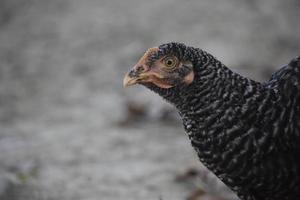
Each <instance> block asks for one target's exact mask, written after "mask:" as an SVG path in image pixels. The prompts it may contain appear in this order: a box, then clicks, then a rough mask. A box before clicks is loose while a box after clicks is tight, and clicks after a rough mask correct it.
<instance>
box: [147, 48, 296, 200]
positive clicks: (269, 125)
mask: <svg viewBox="0 0 300 200" xmlns="http://www.w3.org/2000/svg"><path fill="white" fill-rule="evenodd" d="M168 54H172V55H175V56H177V57H178V58H179V59H180V60H182V61H190V62H191V63H192V64H193V68H194V69H193V70H194V73H195V78H194V81H193V83H191V84H189V85H184V84H177V85H176V86H175V87H173V88H169V89H162V88H159V87H157V86H155V85H153V84H148V83H145V84H144V85H145V86H146V87H148V88H150V89H151V90H153V91H154V92H156V93H158V94H159V95H160V96H162V97H163V98H164V99H166V100H167V101H169V102H170V103H172V104H173V105H174V106H175V107H176V108H177V109H178V111H179V114H180V116H181V118H182V120H183V125H184V128H185V130H186V133H187V135H188V137H189V138H190V140H191V144H192V146H193V147H194V148H195V150H196V152H197V154H198V156H199V158H200V161H201V162H202V163H203V164H204V165H205V166H206V167H207V168H208V169H210V170H211V171H212V172H214V173H215V174H216V175H217V176H218V177H219V178H220V179H221V180H222V181H223V182H224V183H225V184H226V185H227V186H229V187H230V188H231V189H232V190H233V191H235V192H236V193H237V194H238V196H239V197H240V198H241V199H242V200H292V199H293V200H296V199H300V112H299V111H300V57H298V58H296V59H294V60H292V61H291V62H290V63H289V64H288V65H287V66H285V67H283V68H282V69H280V70H279V71H277V72H276V73H274V74H273V76H272V77H271V79H270V80H269V81H267V82H264V83H259V82H256V81H253V80H251V79H249V78H245V77H242V76H240V75H239V74H237V73H234V72H232V71H231V70H229V69H228V68H227V67H226V66H224V65H223V64H222V63H221V62H219V61H218V60H217V59H216V58H214V57H213V56H212V55H210V54H208V53H207V52H205V51H202V50H200V49H198V48H193V47H187V46H185V45H184V44H180V43H168V44H163V45H161V46H159V51H158V52H157V53H155V54H153V55H151V58H150V61H149V62H151V61H154V60H156V59H158V58H160V57H162V56H164V55H168Z"/></svg>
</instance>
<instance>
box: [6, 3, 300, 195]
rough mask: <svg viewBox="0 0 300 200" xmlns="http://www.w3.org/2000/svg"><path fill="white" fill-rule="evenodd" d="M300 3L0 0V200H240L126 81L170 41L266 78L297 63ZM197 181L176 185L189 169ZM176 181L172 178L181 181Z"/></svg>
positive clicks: (165, 111)
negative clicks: (195, 196)
mask: <svg viewBox="0 0 300 200" xmlns="http://www.w3.org/2000/svg"><path fill="white" fill-rule="evenodd" d="M299 9H300V4H299V1H298V0H287V1H280V0H260V1H258V0H251V1H248V0H242V1H241V0H222V1H221V0H216V1H209V0H204V1H196V0H191V1H185V2H184V1H180V0H165V1H159V0H154V1H139V0H128V1H108V0H99V1H96V0H85V1H79V0H51V1H47V0H3V1H1V3H0V44H1V45H0V128H1V130H0V152H1V153H0V199H1V200H2V199H3V200H24V199H28V200H29V199H30V200H77V199H78V200H99V199H105V200H117V199H122V200H127V199H128V200H141V199H143V200H147V199H149V200H159V199H162V200H183V199H186V198H187V197H188V196H189V195H190V194H191V193H192V192H193V191H194V190H196V189H197V188H199V187H200V188H203V189H204V190H205V191H207V192H208V194H205V195H203V196H201V197H200V198H199V199H201V200H205V199H206V200H208V199H220V198H223V199H228V200H229V199H236V197H235V195H234V194H232V193H231V192H230V191H229V190H228V189H227V188H226V187H225V186H224V185H223V184H222V183H220V182H218V180H217V179H216V178H215V177H214V176H213V175H212V174H211V173H210V172H208V171H207V170H206V169H205V168H204V167H203V166H202V165H201V164H200V162H199V161H198V159H197V156H196V155H195V153H194V151H193V149H192V147H191V145H190V143H189V141H188V138H187V137H186V135H185V133H184V130H183V128H182V126H181V122H180V120H179V119H178V116H177V114H176V112H175V111H174V109H173V108H172V107H171V106H170V105H168V104H167V103H166V102H164V101H162V100H161V99H160V98H159V97H157V96H156V95H154V94H152V93H151V92H150V91H147V90H146V89H145V88H143V87H141V86H138V87H133V88H129V89H126V90H125V89H123V87H122V77H123V75H124V74H125V72H126V71H127V70H128V69H129V68H130V67H131V66H132V65H134V64H135V62H136V61H137V59H138V58H139V57H140V56H141V55H142V54H143V52H144V51H145V50H146V49H147V48H149V47H152V46H157V45H159V44H161V43H165V42H169V41H179V42H184V43H186V44H188V45H191V46H195V47H200V48H202V49H205V50H207V51H208V52H210V53H212V54H213V55H214V56H216V57H217V58H218V59H219V60H221V61H223V63H224V64H225V65H227V66H229V67H230V68H231V69H233V70H234V71H237V72H239V73H241V74H243V75H245V76H249V77H251V78H253V79H255V80H261V81H262V80H266V79H267V78H268V77H269V76H270V74H271V73H272V72H273V71H275V69H278V68H279V67H280V66H282V65H284V64H286V63H287V62H288V61H289V60H290V59H292V58H293V57H295V56H297V55H299V54H300V26H299V19H300V18H299V17H300V12H299ZM189 168H196V169H197V170H199V174H198V175H197V176H196V177H194V176H192V177H191V178H186V179H183V180H181V181H180V180H178V176H179V175H180V174H182V173H184V171H185V170H186V169H189ZM176 177H177V179H176Z"/></svg>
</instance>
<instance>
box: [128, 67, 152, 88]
mask: <svg viewBox="0 0 300 200" xmlns="http://www.w3.org/2000/svg"><path fill="white" fill-rule="evenodd" d="M147 79H148V75H147V74H145V73H138V72H137V71H136V70H135V69H134V68H133V69H132V70H130V71H129V72H128V73H127V74H126V75H125V77H124V80H123V86H124V87H128V86H131V85H135V84H138V83H140V82H142V81H144V80H147Z"/></svg>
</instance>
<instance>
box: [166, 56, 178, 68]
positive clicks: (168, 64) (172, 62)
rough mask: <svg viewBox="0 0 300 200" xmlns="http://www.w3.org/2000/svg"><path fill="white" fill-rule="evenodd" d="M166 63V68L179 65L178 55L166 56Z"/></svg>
mask: <svg viewBox="0 0 300 200" xmlns="http://www.w3.org/2000/svg"><path fill="white" fill-rule="evenodd" d="M164 64H165V66H166V68H168V69H173V68H174V67H176V65H177V58H176V57H166V58H165V59H164Z"/></svg>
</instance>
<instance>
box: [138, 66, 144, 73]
mask: <svg viewBox="0 0 300 200" xmlns="http://www.w3.org/2000/svg"><path fill="white" fill-rule="evenodd" d="M136 71H137V73H141V72H144V71H145V68H144V67H143V66H142V65H139V66H138V67H137V68H136Z"/></svg>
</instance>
